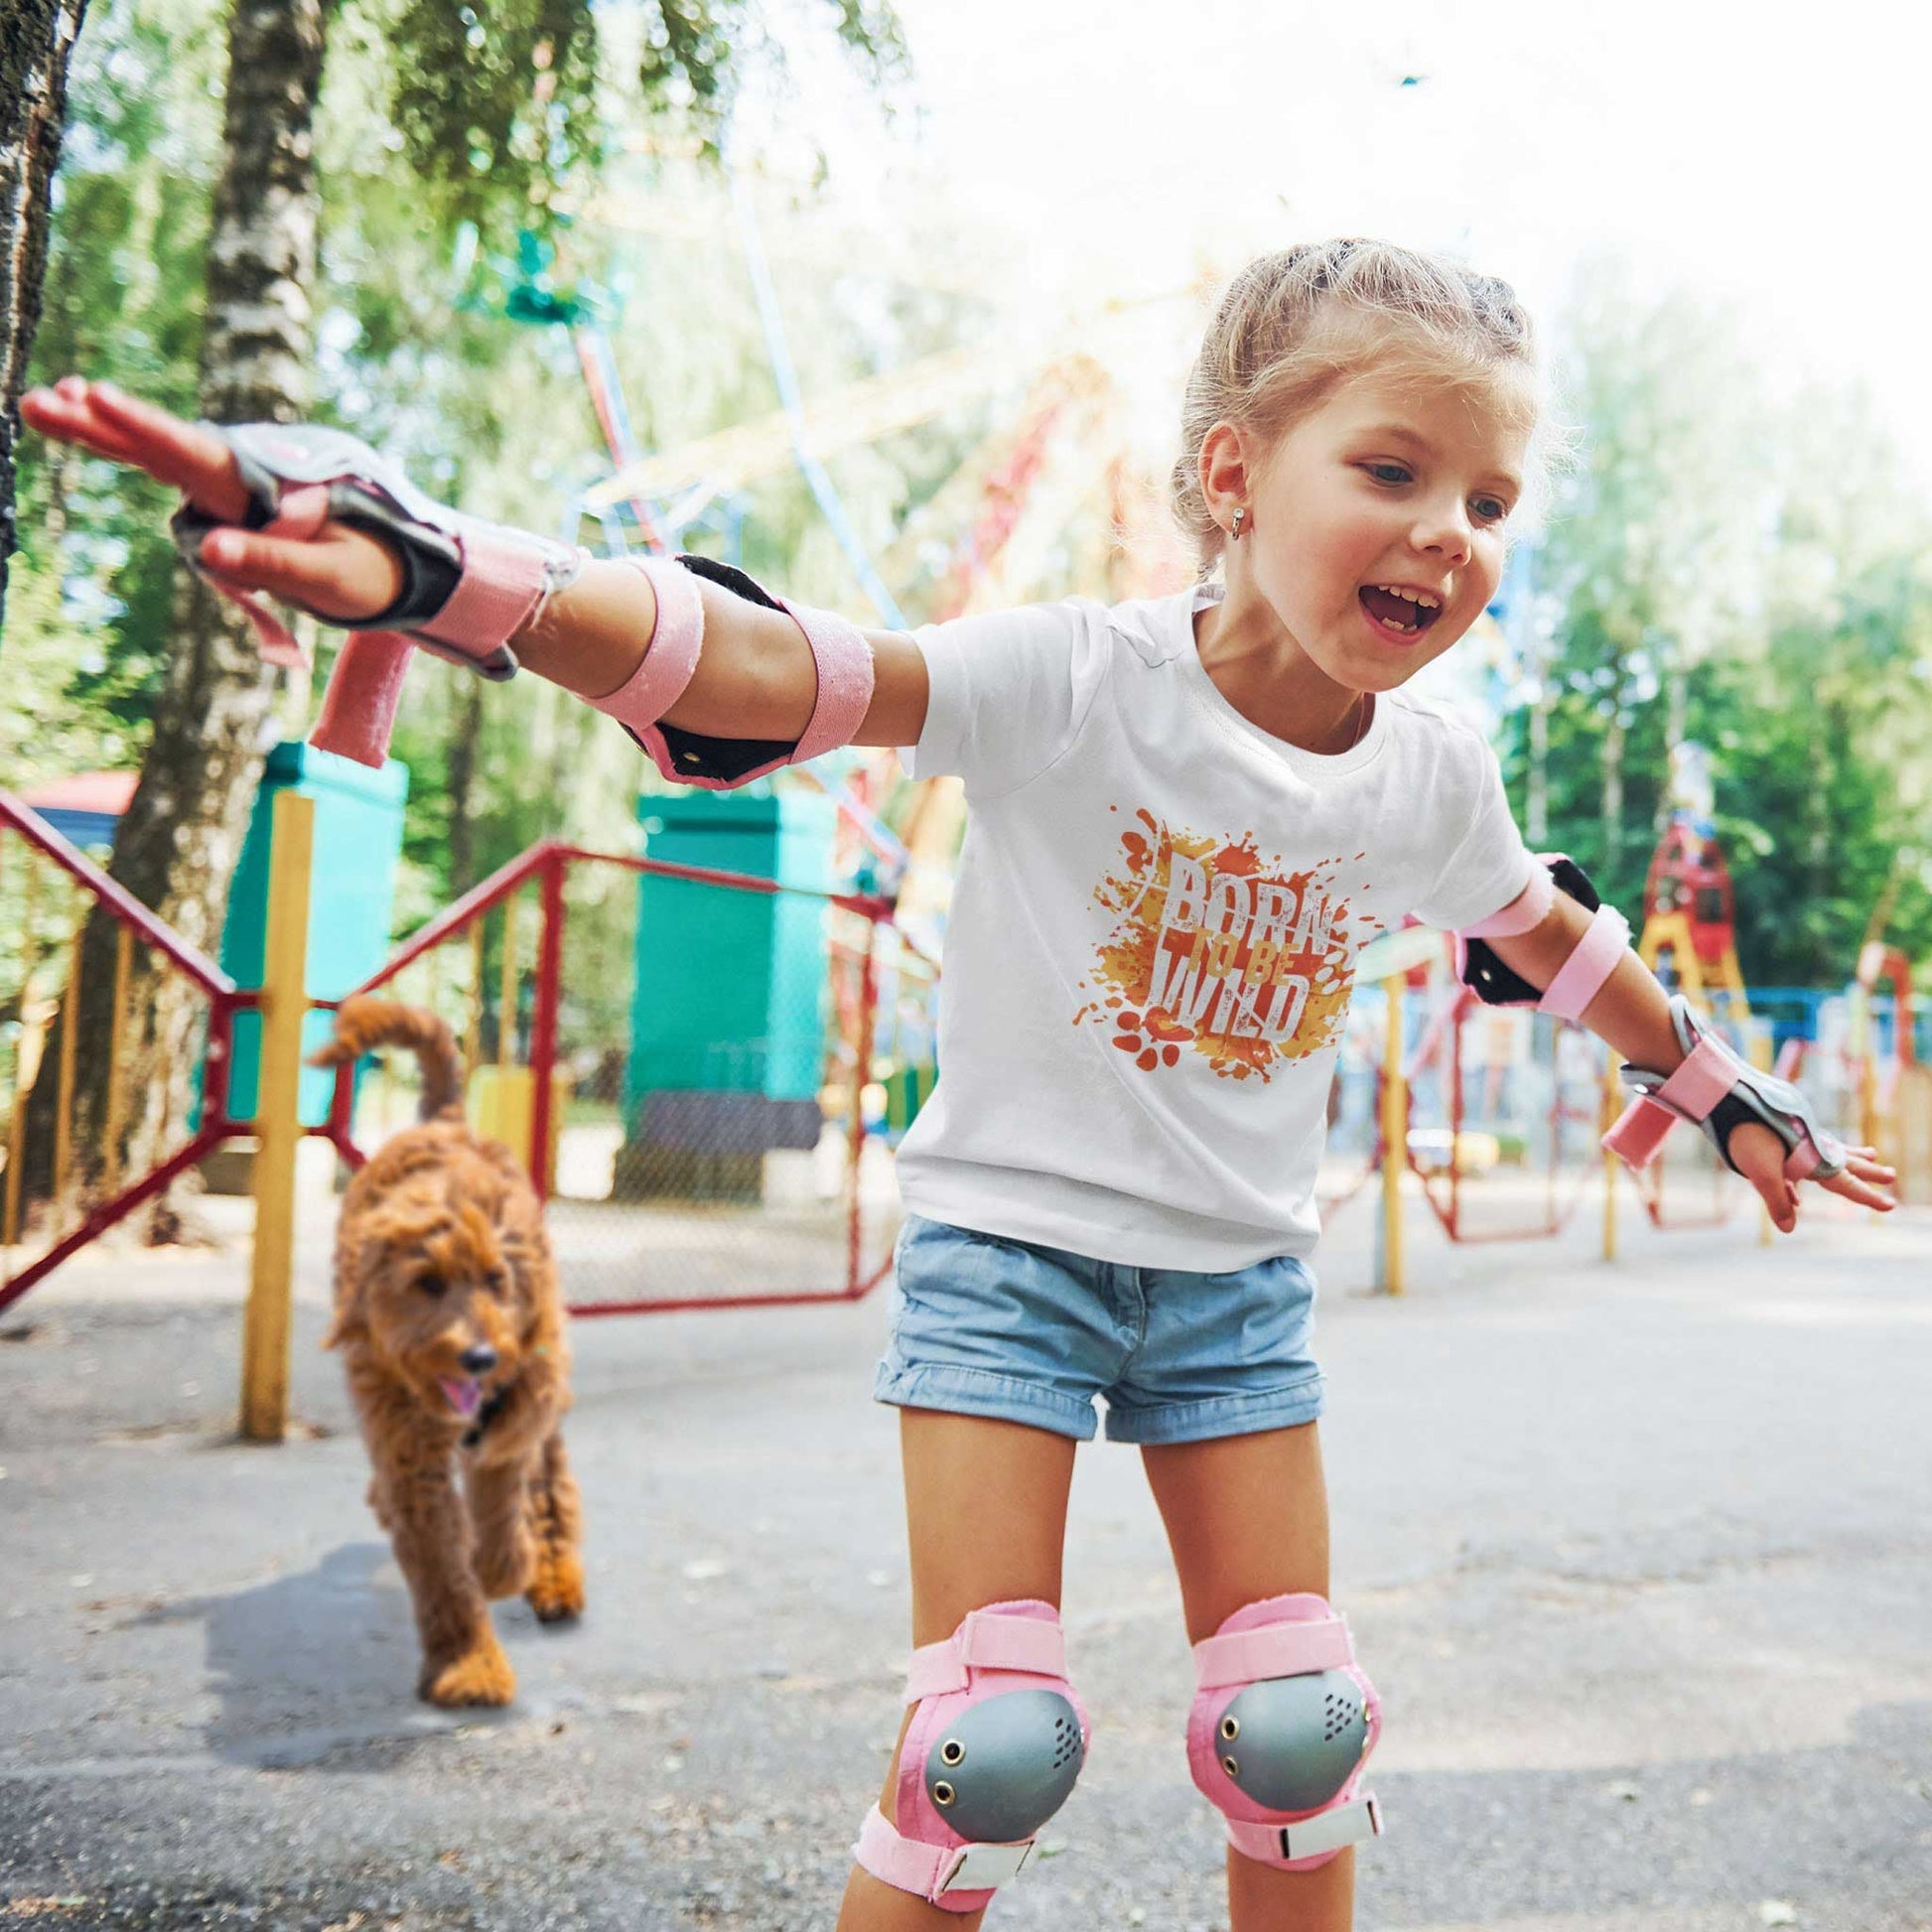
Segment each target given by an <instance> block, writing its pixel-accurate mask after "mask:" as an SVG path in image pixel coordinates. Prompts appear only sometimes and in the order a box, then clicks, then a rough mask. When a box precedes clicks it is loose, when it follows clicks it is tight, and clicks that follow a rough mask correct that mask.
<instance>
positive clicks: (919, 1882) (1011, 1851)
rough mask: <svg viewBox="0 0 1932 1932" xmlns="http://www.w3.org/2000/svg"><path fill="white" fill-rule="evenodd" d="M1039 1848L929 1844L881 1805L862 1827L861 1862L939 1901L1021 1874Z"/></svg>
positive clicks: (856, 1853) (855, 1853)
mask: <svg viewBox="0 0 1932 1932" xmlns="http://www.w3.org/2000/svg"><path fill="white" fill-rule="evenodd" d="M1033 1849H1034V1841H1033V1840H1032V1839H1027V1840H1025V1841H1024V1842H1022V1843H1020V1844H1016V1845H927V1844H926V1843H924V1842H923V1841H922V1840H920V1839H913V1838H902V1837H901V1836H900V1835H899V1833H898V1832H897V1829H896V1828H895V1827H894V1825H893V1822H892V1820H891V1819H890V1818H888V1817H887V1816H886V1814H885V1813H884V1812H883V1811H881V1810H880V1809H879V1807H878V1806H877V1805H875V1806H874V1807H873V1808H872V1810H871V1811H869V1812H868V1813H867V1814H866V1819H865V1823H864V1824H863V1825H861V1826H860V1827H859V1840H858V1843H857V1844H856V1845H854V1846H853V1848H852V1857H853V1859H854V1860H855V1862H856V1863H858V1864H859V1865H860V1866H861V1867H862V1868H863V1869H864V1870H867V1871H870V1872H871V1873H872V1875H873V1876H874V1877H875V1878H877V1879H879V1880H880V1881H881V1882H882V1883H884V1884H888V1885H892V1886H894V1887H895V1888H897V1890H899V1891H909V1892H911V1893H912V1894H913V1895H914V1896H915V1897H918V1898H925V1899H930V1900H931V1901H932V1902H933V1903H935V1904H936V1903H937V1902H938V1901H939V1900H940V1899H941V1898H943V1897H944V1896H946V1894H948V1893H949V1892H957V1891H984V1890H989V1889H991V1888H992V1887H993V1886H995V1885H1003V1884H1005V1883H1006V1882H1007V1880H1008V1879H1009V1878H1013V1877H1016V1876H1018V1874H1019V1872H1020V1869H1021V1867H1022V1866H1023V1865H1024V1864H1025V1863H1027V1856H1028V1854H1029V1853H1031V1852H1032V1851H1033Z"/></svg>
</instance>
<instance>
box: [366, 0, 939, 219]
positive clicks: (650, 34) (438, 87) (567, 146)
mask: <svg viewBox="0 0 1932 1932" xmlns="http://www.w3.org/2000/svg"><path fill="white" fill-rule="evenodd" d="M351 5H352V9H353V13H352V15H351V17H355V18H359V23H360V31H361V32H362V33H363V34H365V35H366V36H369V37H372V38H373V40H374V41H375V42H376V43H378V44H380V45H382V46H384V47H386V48H387V49H389V50H390V52H391V53H392V55H393V57H394V58H393V72H394V82H393V89H392V92H391V96H390V101H389V105H388V113H387V117H388V119H389V121H390V123H391V124H392V126H393V129H394V132H395V134H396V136H397V137H398V144H399V148H400V152H401V153H402V154H403V156H404V158H405V159H406V160H407V162H408V164H409V167H410V170H411V172H412V173H413V174H414V176H415V177H416V178H417V180H419V181H420V182H422V183H424V184H425V185H426V186H427V187H428V188H429V189H430V191H431V193H432V195H433V197H434V198H435V201H436V204H437V207H438V211H439V214H440V215H441V217H442V218H443V219H444V220H445V221H446V222H451V223H454V222H455V221H459V220H471V221H475V222H477V223H479V224H480V225H481V226H482V227H483V229H484V231H485V232H486V233H490V234H492V235H493V237H494V238H495V239H497V240H499V241H500V240H503V239H506V238H507V236H508V235H509V234H510V233H513V232H514V230H515V229H516V228H517V227H519V226H522V225H526V224H532V223H534V224H536V225H538V226H544V225H546V224H547V222H548V219H549V214H550V210H551V208H552V207H553V206H554V205H555V204H556V203H557V202H558V199H559V197H560V196H561V195H563V194H564V193H565V191H566V190H567V189H568V188H569V187H570V186H571V185H573V184H578V185H581V184H582V182H583V181H584V180H585V179H586V178H587V177H588V176H590V175H593V174H594V173H595V172H596V170H597V169H598V167H599V166H600V165H601V164H602V163H603V162H604V161H606V160H607V159H608V158H609V157H610V153H611V150H612V146H613V142H612V138H611V137H612V131H613V130H614V129H615V128H617V127H619V126H630V127H635V126H637V125H639V124H645V125H649V126H651V127H652V128H653V129H654V130H655V140H656V144H657V145H658V146H659V147H665V146H675V145H677V140H678V137H679V136H680V135H681V136H682V137H683V139H684V140H685V142H686V143H688V145H689V147H690V148H691V149H693V150H694V151H695V152H697V153H698V154H700V155H702V156H703V157H705V158H706V159H708V160H713V161H715V160H716V159H717V158H718V157H719V155H720V152H721V149H722V145H723V140H724V132H725V125H726V122H727V119H728V118H729V115H730V112H731V108H732V103H733V101H734V99H735V97H736V96H737V94H738V92H739V90H740V88H741V87H742V85H743V84H744V83H745V81H746V80H747V79H749V78H750V77H751V76H752V75H753V74H755V73H757V74H761V75H765V76H771V77H776V78H780V79H781V78H782V76H783V73H784V70H785V48H784V41H783V38H782V36H781V35H780V34H779V33H778V32H777V31H775V30H774V26H773V19H772V15H773V9H772V7H771V5H770V4H769V0H652V3H651V4H646V5H644V6H643V7H642V8H640V9H629V10H624V11H623V12H621V13H620V12H619V11H618V10H615V9H611V8H602V9H600V8H599V7H597V6H596V5H595V4H594V3H593V0H488V3H487V4H485V0H477V4H475V5H451V4H450V0H351ZM811 11H812V12H814V13H817V14H819V15H821V16H822V17H823V24H822V27H820V31H824V30H826V29H829V31H830V32H831V34H832V36H833V38H834V39H835V40H836V42H837V43H838V45H840V46H841V47H842V48H843V49H844V50H845V53H846V55H847V56H848V58H849V60H850V61H851V62H852V64H853V65H854V66H855V67H856V68H857V69H859V71H860V73H861V74H862V75H863V76H864V77H865V78H866V79H867V80H868V81H870V82H871V83H873V84H874V85H875V86H884V85H885V84H887V83H888V82H890V81H891V80H893V79H894V78H896V77H897V76H898V75H899V74H900V73H902V72H903V70H904V69H905V65H906V56H905V46H904V41H903V38H902V36H901V33H900V30H899V25H898V20H897V14H896V13H895V11H894V9H893V8H892V7H891V6H889V5H885V4H881V0H832V3H831V4H829V5H826V4H822V0H820V3H818V4H815V5H814V6H813V8H812V9H811ZM812 25H813V26H820V23H818V22H813V23H812ZM626 67H627V68H628V69H629V72H630V74H631V76H632V84H631V85H630V86H629V87H627V88H626V87H624V86H621V85H620V84H617V83H616V78H615V77H616V76H617V75H618V74H620V73H621V72H622V71H623V69H625V68H626ZM667 137H668V139H667Z"/></svg>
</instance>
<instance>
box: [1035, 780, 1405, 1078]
mask: <svg viewBox="0 0 1932 1932" xmlns="http://www.w3.org/2000/svg"><path fill="white" fill-rule="evenodd" d="M1134 817H1135V820H1136V822H1137V824H1138V826H1139V827H1140V828H1142V829H1139V830H1134V831H1128V832H1124V833H1122V835H1121V867H1122V869H1121V870H1120V871H1119V872H1116V873H1112V874H1110V875H1109V876H1108V877H1107V878H1105V879H1104V880H1102V881H1101V883H1100V885H1099V886H1098V887H1096V888H1095V890H1094V899H1095V902H1096V903H1097V904H1099V905H1100V906H1101V907H1102V908H1103V909H1104V910H1106V911H1107V912H1109V913H1111V914H1112V915H1113V916H1114V919H1115V924H1114V926H1113V929H1112V930H1111V931H1110V932H1109V933H1108V935H1107V937H1106V938H1105V939H1104V940H1103V941H1102V942H1101V944H1100V946H1099V948H1098V950H1097V954H1096V958H1095V964H1094V970H1093V973H1092V975H1091V976H1090V978H1089V979H1088V981H1087V982H1086V990H1087V991H1089V992H1091V993H1093V994H1094V995H1095V996H1096V997H1095V998H1094V999H1092V1000H1090V1001H1089V1002H1088V1003H1087V1004H1086V1005H1085V1006H1083V1007H1082V1008H1081V1009H1080V1011H1079V1012H1078V1013H1076V1014H1075V1015H1074V1016H1073V1024H1074V1025H1075V1026H1076V1027H1077V1026H1079V1025H1081V1024H1082V1023H1087V1024H1091V1025H1094V1026H1098V1027H1103V1028H1105V1029H1106V1030H1107V1033H1108V1035H1109V1037H1110V1039H1111V1041H1112V1043H1113V1044H1114V1045H1115V1046H1116V1047H1118V1048H1119V1049H1120V1051H1122V1052H1123V1053H1128V1054H1131V1055H1132V1056H1133V1060H1134V1064H1135V1065H1136V1066H1137V1067H1139V1068H1140V1069H1141V1071H1142V1072H1144V1073H1153V1072H1155V1071H1157V1070H1158V1069H1159V1068H1162V1067H1169V1066H1175V1065H1177V1064H1178V1063H1179V1060H1180V1055H1181V1052H1182V1050H1183V1049H1188V1048H1191V1049H1192V1050H1193V1051H1194V1052H1197V1053H1202V1054H1205V1055H1206V1057H1207V1060H1208V1063H1209V1064H1210V1065H1211V1066H1212V1067H1213V1069H1214V1071H1215V1072H1216V1073H1217V1074H1220V1075H1221V1076H1223V1077H1224V1078H1229V1079H1235V1080H1245V1079H1247V1078H1249V1077H1250V1076H1251V1075H1253V1076H1258V1077H1259V1078H1261V1079H1263V1080H1266V1079H1267V1078H1268V1077H1269V1075H1270V1069H1271V1068H1273V1067H1275V1066H1277V1065H1279V1064H1280V1063H1281V1062H1283V1061H1285V1060H1299V1059H1303V1058H1305V1057H1306V1056H1307V1055H1309V1054H1310V1053H1314V1052H1318V1051H1319V1050H1320V1049H1321V1048H1322V1047H1324V1046H1327V1045H1330V1044H1332V1043H1333V1042H1334V1041H1335V1040H1336V1039H1338V1038H1339V1037H1340V1035H1341V1030H1342V1026H1343V1023H1344V1021H1345V1019H1346V1017H1347V1012H1348V996H1349V992H1350V990H1351V988H1352V986H1353V983H1354V965H1353V959H1354V950H1355V949H1354V946H1353V943H1352V942H1351V940H1350V938H1349V935H1348V926H1349V920H1350V916H1351V915H1350V912H1349V907H1348V901H1347V900H1346V899H1344V898H1341V897H1338V896H1337V895H1336V892H1335V879H1336V871H1337V867H1338V865H1339V861H1338V860H1325V861H1323V862H1322V863H1320V864H1319V865H1315V866H1311V867H1310V868H1309V869H1308V870H1307V871H1305V872H1289V871H1288V870H1287V869H1286V867H1285V866H1284V864H1283V862H1282V860H1281V859H1279V858H1276V859H1272V860H1268V859H1264V858H1263V857H1262V855H1261V853H1260V851H1259V850H1258V849H1257V847H1256V844H1255V840H1254V836H1253V834H1250V835H1249V836H1248V837H1246V838H1244V839H1241V840H1239V841H1235V840H1221V839H1212V838H1196V837H1193V836H1192V835H1190V834H1188V833H1184V832H1172V831H1170V830H1169V828H1168V827H1167V826H1165V825H1162V824H1160V823H1159V822H1158V821H1157V820H1156V819H1155V818H1154V817H1153V816H1152V815H1151V814H1150V813H1148V812H1145V811H1141V812H1136V813H1135V814H1134ZM1370 923H1372V921H1370Z"/></svg>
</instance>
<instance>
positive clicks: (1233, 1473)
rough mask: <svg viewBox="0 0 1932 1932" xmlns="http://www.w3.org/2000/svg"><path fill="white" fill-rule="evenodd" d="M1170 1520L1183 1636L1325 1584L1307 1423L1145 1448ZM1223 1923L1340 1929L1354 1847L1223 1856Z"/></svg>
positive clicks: (1236, 1931) (1322, 1523)
mask: <svg viewBox="0 0 1932 1932" xmlns="http://www.w3.org/2000/svg"><path fill="white" fill-rule="evenodd" d="M1141 1456H1142V1459H1143V1461H1145V1463H1146V1464H1147V1476H1148V1482H1149V1484H1150V1485H1151V1486H1152V1488H1153V1490H1154V1500H1155V1502H1156V1503H1157V1504H1159V1506H1160V1510H1161V1517H1162V1520H1163V1521H1164V1522H1165V1523H1166V1524H1167V1528H1168V1542H1169V1544H1170V1545H1171V1546H1172V1548H1173V1560H1174V1568H1175V1569H1176V1570H1177V1571H1178V1572H1179V1573H1180V1600H1181V1606H1182V1608H1183V1610H1184V1611H1185V1613H1186V1618H1187V1641H1188V1642H1189V1643H1199V1642H1200V1641H1201V1639H1202V1638H1203V1637H1211V1636H1212V1635H1213V1634H1214V1632H1215V1631H1216V1630H1217V1629H1218V1628H1219V1627H1220V1625H1221V1623H1222V1621H1223V1620H1224V1619H1225V1618H1227V1617H1229V1616H1231V1615H1232V1614H1233V1613H1234V1612H1235V1611H1236V1610H1238V1609H1240V1608H1241V1607H1242V1606H1243V1605H1244V1604H1247V1603H1253V1602H1256V1601H1257V1600H1259V1599H1260V1598H1262V1597H1264V1596H1283V1595H1287V1594H1288V1593H1290V1592H1291V1591H1296V1590H1312V1591H1314V1592H1315V1593H1316V1594H1318V1595H1321V1596H1326V1595H1327V1593H1328V1494H1327V1488H1326V1485H1325V1484H1324V1482H1323V1480H1322V1475H1321V1444H1320V1440H1319V1438H1318V1437H1317V1436H1316V1434H1315V1425H1314V1424H1313V1423H1305V1424H1304V1425H1303V1426H1302V1427H1301V1428H1299V1429H1271V1430H1264V1431H1262V1432H1261V1433H1259V1434H1257V1435H1253V1436H1225V1437H1222V1438H1220V1439H1219V1440H1217V1441H1215V1442H1211V1443H1174V1444H1162V1445H1158V1446H1156V1445H1150V1446H1149V1447H1147V1448H1146V1449H1142V1451H1141ZM1227 1869H1228V1922H1229V1926H1230V1932H1349V1928H1350V1927H1351V1926H1352V1925H1353V1924H1354V1910H1355V1903H1354V1901H1355V1854H1354V1852H1353V1850H1352V1849H1351V1850H1347V1851H1344V1852H1343V1853H1341V1855H1340V1856H1339V1857H1338V1858H1333V1859H1330V1860H1329V1861H1328V1863H1326V1864H1324V1865H1317V1866H1316V1867H1315V1869H1314V1870H1312V1871H1279V1870H1277V1869H1276V1868H1275V1867H1274V1866H1273V1865H1266V1864H1261V1863H1257V1862H1256V1861H1255V1860H1253V1859H1244V1858H1243V1857H1242V1856H1241V1855H1240V1854H1239V1853H1238V1852H1236V1851H1234V1850H1233V1848H1232V1847H1230V1848H1229V1851H1228V1855H1227Z"/></svg>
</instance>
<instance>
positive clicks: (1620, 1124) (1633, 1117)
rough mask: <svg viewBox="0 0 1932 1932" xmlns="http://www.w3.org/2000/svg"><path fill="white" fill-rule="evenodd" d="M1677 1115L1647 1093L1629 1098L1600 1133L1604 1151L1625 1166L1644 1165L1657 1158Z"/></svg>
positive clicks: (1635, 1166) (1637, 1166)
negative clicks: (1607, 1130) (1614, 1122)
mask: <svg viewBox="0 0 1932 1932" xmlns="http://www.w3.org/2000/svg"><path fill="white" fill-rule="evenodd" d="M1677 1121H1678V1116H1677V1115H1676V1114H1674V1113H1672V1112H1671V1110H1670V1109H1669V1108H1668V1107H1660V1106H1658V1105H1657V1103H1656V1102H1655V1101H1654V1100H1651V1099H1649V1098H1648V1097H1647V1096H1646V1097H1644V1098H1642V1099H1637V1100H1633V1101H1631V1103H1630V1104H1629V1106H1627V1107H1626V1108H1624V1110H1623V1111H1622V1113H1620V1114H1619V1115H1618V1116H1617V1118H1616V1125H1615V1126H1613V1127H1612V1128H1611V1129H1610V1131H1609V1132H1608V1133H1607V1134H1605V1135H1604V1136H1603V1141H1602V1146H1603V1151H1604V1153H1606V1154H1614V1155H1615V1156H1616V1158H1617V1159H1618V1160H1619V1161H1621V1162H1622V1163H1623V1165H1624V1166H1625V1167H1626V1168H1647V1167H1649V1165H1650V1164H1651V1162H1653V1161H1654V1160H1656V1158H1657V1156H1658V1153H1659V1151H1660V1150H1661V1149H1662V1147H1663V1145H1664V1143H1665V1142H1666V1141H1667V1140H1669V1139H1670V1133H1671V1129H1672V1128H1673V1127H1675V1126H1676V1125H1677Z"/></svg>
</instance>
